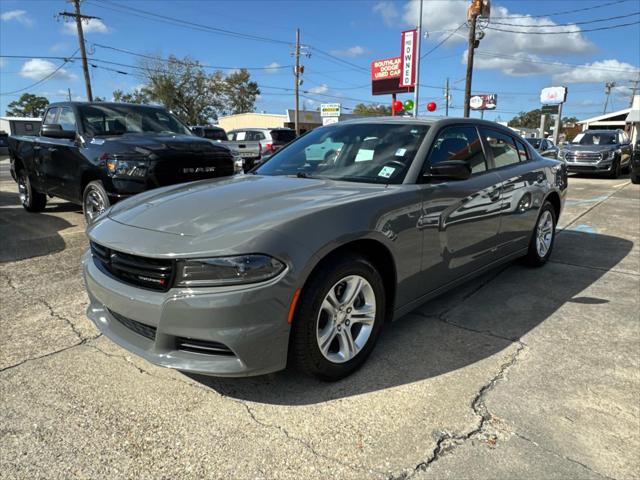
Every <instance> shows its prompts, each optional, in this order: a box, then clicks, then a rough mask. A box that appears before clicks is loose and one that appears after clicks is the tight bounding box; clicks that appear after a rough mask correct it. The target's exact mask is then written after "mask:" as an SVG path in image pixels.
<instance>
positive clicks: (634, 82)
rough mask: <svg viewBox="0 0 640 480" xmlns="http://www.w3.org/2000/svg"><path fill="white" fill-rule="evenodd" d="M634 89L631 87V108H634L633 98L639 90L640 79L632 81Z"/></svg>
mask: <svg viewBox="0 0 640 480" xmlns="http://www.w3.org/2000/svg"><path fill="white" fill-rule="evenodd" d="M631 83H632V84H633V87H631V101H630V102H629V108H631V107H633V97H635V96H636V91H637V90H638V84H639V83H640V78H639V79H638V80H631Z"/></svg>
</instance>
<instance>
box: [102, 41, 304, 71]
mask: <svg viewBox="0 0 640 480" xmlns="http://www.w3.org/2000/svg"><path fill="white" fill-rule="evenodd" d="M91 45H93V46H94V47H98V48H106V49H108V50H114V51H116V52H120V53H126V54H128V55H133V56H136V57H141V58H148V59H150V60H159V61H162V62H165V63H169V62H175V63H182V64H186V65H194V64H196V63H197V64H198V66H200V67H202V68H212V69H215V70H239V69H240V70H281V69H283V68H291V67H292V66H293V65H280V66H277V67H222V66H219V65H205V64H201V63H199V62H196V61H194V62H187V61H183V60H179V59H177V58H176V59H165V58H162V57H155V56H153V55H145V54H143V53H138V52H132V51H131V50H125V49H123V48H116V47H111V46H109V45H103V44H100V43H92V44H91Z"/></svg>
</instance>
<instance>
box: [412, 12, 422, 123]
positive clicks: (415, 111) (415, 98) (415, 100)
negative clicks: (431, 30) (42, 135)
mask: <svg viewBox="0 0 640 480" xmlns="http://www.w3.org/2000/svg"><path fill="white" fill-rule="evenodd" d="M422 4H423V0H420V17H419V19H418V35H417V36H418V38H417V44H416V84H415V86H414V87H413V116H414V118H415V117H417V116H418V109H419V108H420V107H419V105H420V104H419V103H418V102H419V95H418V92H419V90H420V44H421V43H422Z"/></svg>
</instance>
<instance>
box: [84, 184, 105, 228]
mask: <svg viewBox="0 0 640 480" xmlns="http://www.w3.org/2000/svg"><path fill="white" fill-rule="evenodd" d="M105 209H106V205H105V201H104V198H102V195H101V194H100V192H99V191H98V190H96V189H95V188H91V189H90V190H89V191H88V192H87V194H86V196H85V200H84V211H85V214H86V215H87V217H88V219H89V221H90V222H92V221H93V220H94V219H95V218H96V217H97V216H98V215H100V214H101V213H102V212H104V211H105Z"/></svg>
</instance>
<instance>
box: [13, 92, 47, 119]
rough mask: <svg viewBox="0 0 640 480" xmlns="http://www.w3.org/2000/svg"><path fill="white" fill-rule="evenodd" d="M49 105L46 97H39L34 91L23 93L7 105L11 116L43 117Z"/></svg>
mask: <svg viewBox="0 0 640 480" xmlns="http://www.w3.org/2000/svg"><path fill="white" fill-rule="evenodd" d="M47 105H49V100H47V98H46V97H39V96H37V95H34V94H32V93H23V94H22V96H21V97H20V98H19V99H18V100H14V101H13V102H11V103H10V104H9V105H7V116H9V117H41V116H42V115H44V111H45V110H46V109H47Z"/></svg>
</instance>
